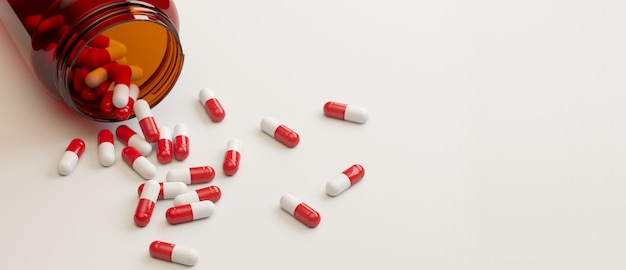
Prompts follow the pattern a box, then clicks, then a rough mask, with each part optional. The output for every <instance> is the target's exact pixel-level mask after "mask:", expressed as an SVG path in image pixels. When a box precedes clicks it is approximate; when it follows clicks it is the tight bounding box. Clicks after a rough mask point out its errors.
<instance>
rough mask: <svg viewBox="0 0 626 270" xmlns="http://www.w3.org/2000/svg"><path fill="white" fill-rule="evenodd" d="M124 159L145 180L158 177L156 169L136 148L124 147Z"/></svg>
mask: <svg viewBox="0 0 626 270" xmlns="http://www.w3.org/2000/svg"><path fill="white" fill-rule="evenodd" d="M122 159H123V160H124V162H126V164H128V166H130V167H131V168H133V170H134V171H135V172H137V174H139V175H140V176H141V177H143V178H144V179H146V180H148V179H152V178H154V176H156V167H154V165H153V164H152V163H151V162H150V161H149V160H148V159H147V158H146V157H144V156H142V155H141V153H139V151H137V150H136V149H135V148H134V147H132V146H127V147H124V149H122Z"/></svg>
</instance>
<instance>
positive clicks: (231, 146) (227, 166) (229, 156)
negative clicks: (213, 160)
mask: <svg viewBox="0 0 626 270" xmlns="http://www.w3.org/2000/svg"><path fill="white" fill-rule="evenodd" d="M240 149H241V141H240V140H239V139H237V138H234V139H231V140H230V141H228V144H227V145H226V154H224V163H223V164H222V169H223V170H224V174H226V175H228V176H232V175H234V174H235V173H237V171H238V170H239V159H240V158H241V154H240V151H241V150H240Z"/></svg>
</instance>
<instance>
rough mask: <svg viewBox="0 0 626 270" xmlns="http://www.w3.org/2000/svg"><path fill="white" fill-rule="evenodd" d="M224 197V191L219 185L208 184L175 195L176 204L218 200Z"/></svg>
mask: <svg viewBox="0 0 626 270" xmlns="http://www.w3.org/2000/svg"><path fill="white" fill-rule="evenodd" d="M221 197H222V191H221V190H220V188H219V187H217V186H208V187H204V188H199V189H196V190H192V191H187V192H185V193H181V194H179V195H178V196H176V197H174V205H183V204H188V203H195V202H200V201H212V202H214V203H215V202H217V201H218V200H219V199H220V198H221Z"/></svg>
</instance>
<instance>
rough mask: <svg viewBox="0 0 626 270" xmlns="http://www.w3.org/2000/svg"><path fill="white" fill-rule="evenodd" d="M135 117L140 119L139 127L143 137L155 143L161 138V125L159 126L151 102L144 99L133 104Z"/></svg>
mask: <svg viewBox="0 0 626 270" xmlns="http://www.w3.org/2000/svg"><path fill="white" fill-rule="evenodd" d="M133 111H134V112H135V117H136V118H137V121H139V127H140V128H141V132H143V137H144V138H145V139H146V141H147V142H149V143H155V142H157V141H158V140H159V127H158V126H157V123H156V120H155V119H154V115H152V110H151V109H150V104H148V102H147V101H146V100H144V99H139V100H137V101H135V104H134V106H133Z"/></svg>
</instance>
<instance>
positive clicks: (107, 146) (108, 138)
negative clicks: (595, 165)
mask: <svg viewBox="0 0 626 270" xmlns="http://www.w3.org/2000/svg"><path fill="white" fill-rule="evenodd" d="M98 159H99V160H100V164H101V165H102V166H104V167H109V166H111V165H113V163H115V144H114V142H113V132H111V131H110V130H108V129H102V130H100V132H98Z"/></svg>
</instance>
